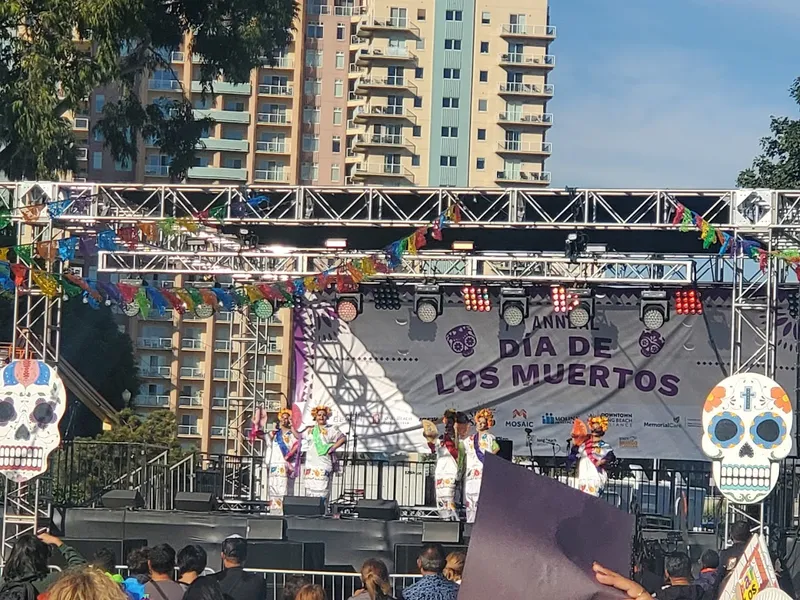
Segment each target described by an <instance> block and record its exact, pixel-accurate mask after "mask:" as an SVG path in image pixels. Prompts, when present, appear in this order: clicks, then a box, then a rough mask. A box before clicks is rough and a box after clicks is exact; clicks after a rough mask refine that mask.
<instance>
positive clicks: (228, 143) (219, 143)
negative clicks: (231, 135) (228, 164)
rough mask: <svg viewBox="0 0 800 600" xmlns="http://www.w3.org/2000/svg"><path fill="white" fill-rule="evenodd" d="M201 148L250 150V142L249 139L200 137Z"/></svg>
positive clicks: (233, 150)
mask: <svg viewBox="0 0 800 600" xmlns="http://www.w3.org/2000/svg"><path fill="white" fill-rule="evenodd" d="M200 142H201V144H202V145H200V146H199V147H198V149H199V150H218V151H223V152H248V151H249V150H250V142H248V141H247V140H228V139H225V138H200Z"/></svg>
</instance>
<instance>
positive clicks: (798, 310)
mask: <svg viewBox="0 0 800 600" xmlns="http://www.w3.org/2000/svg"><path fill="white" fill-rule="evenodd" d="M786 301H787V303H788V305H789V306H788V311H789V316H790V317H791V318H792V319H796V318H797V317H798V316H800V298H798V297H797V292H796V291H792V292H789V295H788V296H787V297H786Z"/></svg>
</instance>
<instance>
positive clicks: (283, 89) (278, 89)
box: [258, 83, 294, 98]
mask: <svg viewBox="0 0 800 600" xmlns="http://www.w3.org/2000/svg"><path fill="white" fill-rule="evenodd" d="M258 95H259V96H279V97H281V98H291V97H292V96H294V88H293V87H292V86H291V85H270V84H268V83H262V84H259V86H258Z"/></svg>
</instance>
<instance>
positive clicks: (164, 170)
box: [144, 165, 169, 177]
mask: <svg viewBox="0 0 800 600" xmlns="http://www.w3.org/2000/svg"><path fill="white" fill-rule="evenodd" d="M144 174H145V175H147V176H149V177H169V165H145V166H144Z"/></svg>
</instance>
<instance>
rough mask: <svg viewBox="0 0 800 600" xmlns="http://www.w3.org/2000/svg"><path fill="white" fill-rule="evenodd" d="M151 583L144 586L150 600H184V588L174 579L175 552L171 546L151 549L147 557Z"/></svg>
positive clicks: (159, 546)
mask: <svg viewBox="0 0 800 600" xmlns="http://www.w3.org/2000/svg"><path fill="white" fill-rule="evenodd" d="M147 566H148V567H149V568H150V581H148V582H147V583H146V584H145V586H144V591H145V593H146V594H147V595H148V596H149V597H150V600H182V598H183V587H181V584H179V583H178V582H177V581H174V580H173V579H172V578H173V576H174V574H175V550H173V548H172V546H170V545H169V544H159V545H158V546H153V547H152V548H150V552H149V553H148V556H147Z"/></svg>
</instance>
